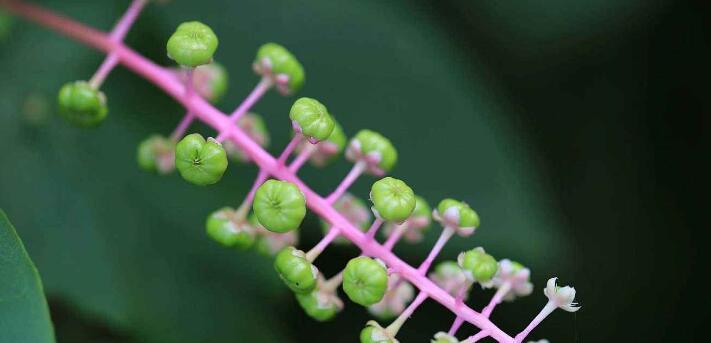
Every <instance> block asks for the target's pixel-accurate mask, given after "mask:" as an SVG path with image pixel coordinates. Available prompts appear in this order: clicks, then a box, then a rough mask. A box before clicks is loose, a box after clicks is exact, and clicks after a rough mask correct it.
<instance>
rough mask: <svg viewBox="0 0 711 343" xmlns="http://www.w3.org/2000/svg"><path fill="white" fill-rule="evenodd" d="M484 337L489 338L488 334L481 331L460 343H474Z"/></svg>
mask: <svg viewBox="0 0 711 343" xmlns="http://www.w3.org/2000/svg"><path fill="white" fill-rule="evenodd" d="M486 337H489V333H488V332H486V331H484V330H482V331H479V332H477V334H476V335H474V336H469V338H467V339H466V340H464V341H463V342H462V343H476V342H478V341H480V340H482V339H484V338H486Z"/></svg>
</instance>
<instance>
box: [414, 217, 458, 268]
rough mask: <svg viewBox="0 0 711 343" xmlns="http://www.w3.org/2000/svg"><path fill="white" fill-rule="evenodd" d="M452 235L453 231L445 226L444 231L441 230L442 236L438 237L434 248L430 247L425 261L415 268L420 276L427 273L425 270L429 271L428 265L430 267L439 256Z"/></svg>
mask: <svg viewBox="0 0 711 343" xmlns="http://www.w3.org/2000/svg"><path fill="white" fill-rule="evenodd" d="M452 235H454V229H452V228H449V227H446V226H445V227H444V229H442V234H441V235H439V238H438V239H437V242H436V243H435V245H434V247H432V250H431V251H430V254H429V255H427V258H426V259H425V261H424V262H422V264H421V265H420V267H419V268H417V271H418V272H420V274H422V275H424V274H425V273H427V270H429V269H430V265H432V262H433V261H434V259H435V258H436V257H437V255H439V252H440V251H442V248H443V247H444V245H445V244H446V243H447V241H448V240H449V239H450V238H451V237H452Z"/></svg>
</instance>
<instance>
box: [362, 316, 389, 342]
mask: <svg viewBox="0 0 711 343" xmlns="http://www.w3.org/2000/svg"><path fill="white" fill-rule="evenodd" d="M360 343H398V340H397V339H395V337H392V336H391V335H390V333H389V332H388V331H387V330H385V329H383V328H382V327H381V326H380V324H378V323H376V322H375V321H372V320H371V321H368V323H367V324H366V326H365V328H364V329H363V330H362V331H361V332H360Z"/></svg>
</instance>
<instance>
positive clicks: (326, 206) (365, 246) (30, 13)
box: [0, 0, 513, 343]
mask: <svg viewBox="0 0 711 343" xmlns="http://www.w3.org/2000/svg"><path fill="white" fill-rule="evenodd" d="M0 4H2V5H3V6H5V7H6V8H7V9H8V10H10V11H11V12H14V13H15V14H18V15H21V16H24V17H26V18H28V19H30V20H32V21H35V22H37V23H39V24H41V25H44V26H46V27H49V28H52V29H54V30H56V31H58V32H61V33H63V34H65V35H67V36H70V37H72V38H74V39H76V40H78V41H81V42H84V43H85V44H87V45H90V46H92V47H94V48H96V49H100V50H102V51H104V52H106V53H115V54H116V55H117V56H118V57H119V60H120V61H121V63H122V64H123V65H124V66H126V67H127V68H128V69H130V70H132V71H134V72H135V73H136V74H138V75H140V76H142V77H144V78H145V79H147V80H148V81H150V82H152V83H153V84H155V85H156V86H158V87H160V88H161V89H163V91H165V92H166V93H167V94H168V95H170V96H172V97H173V98H174V99H175V100H176V101H178V102H180V103H181V104H183V105H190V106H189V107H190V108H191V110H192V111H193V113H195V114H196V116H197V117H198V118H199V119H200V120H202V121H203V122H204V123H205V124H207V125H209V126H212V127H213V128H225V130H226V131H227V134H228V136H229V137H230V139H231V140H232V141H233V142H234V143H235V144H236V145H237V146H238V147H239V148H241V149H242V150H243V151H244V152H245V154H246V155H247V156H249V157H250V159H251V160H253V161H254V162H255V163H256V164H257V165H258V166H259V167H260V168H261V169H263V170H265V171H268V172H269V173H270V174H272V175H274V176H275V177H276V178H278V179H281V180H285V181H289V182H291V183H294V184H295V185H296V186H297V187H299V188H300V189H301V191H302V192H303V193H304V196H305V198H306V204H307V205H308V207H309V208H310V209H311V210H312V211H313V212H315V213H316V214H317V215H319V216H320V217H321V218H323V219H324V220H326V221H328V222H329V223H331V224H332V225H334V226H337V227H339V228H340V229H341V234H342V235H343V236H344V237H346V238H347V239H348V240H350V241H351V242H353V244H355V245H356V246H357V247H358V248H360V249H361V250H363V251H365V252H367V253H368V255H370V256H376V257H378V258H380V259H381V260H382V261H383V262H385V264H386V265H388V266H389V267H391V268H393V269H395V270H397V271H398V273H399V274H400V276H402V277H403V278H405V279H406V280H407V281H409V282H410V283H412V284H413V285H414V286H415V287H417V288H418V289H419V290H420V291H421V292H422V293H426V294H427V295H428V296H429V297H430V298H432V299H433V300H435V301H437V302H439V303H440V304H442V306H444V307H446V308H447V309H449V310H450V311H452V312H453V313H455V314H457V315H458V316H461V317H462V318H464V320H466V321H467V322H469V323H471V324H473V325H475V326H476V327H478V328H479V329H481V330H485V331H487V332H489V333H490V336H491V337H492V338H494V339H495V340H497V341H498V342H501V343H511V342H512V341H513V338H512V337H511V336H509V335H507V334H506V333H505V332H503V331H502V330H501V329H500V328H499V327H497V326H496V325H495V324H494V323H492V322H491V321H489V319H488V318H486V317H484V316H483V315H481V314H480V313H478V312H476V311H474V310H472V309H471V308H469V307H467V306H462V305H461V304H458V303H457V302H456V299H455V298H454V297H452V296H451V295H449V293H447V292H446V291H445V290H444V289H442V288H440V287H439V286H437V285H436V284H434V282H432V281H431V280H429V279H428V278H427V277H425V276H424V275H422V274H421V273H420V272H419V271H418V270H417V269H415V268H413V267H412V266H410V265H409V264H407V263H405V262H404V261H402V260H401V259H400V258H399V257H397V256H395V255H394V254H393V253H392V252H390V251H388V250H385V248H384V247H383V246H382V245H380V244H378V242H376V241H374V240H370V239H367V237H366V236H365V234H364V233H363V232H361V231H360V230H359V229H358V228H356V227H355V226H354V225H353V224H351V223H349V222H348V219H346V218H345V217H343V216H342V215H341V214H339V213H338V211H336V210H335V209H334V208H333V207H332V206H331V204H330V203H329V202H327V201H326V199H324V198H322V197H320V196H319V195H318V194H316V193H315V192H314V191H313V190H311V188H309V187H308V186H307V185H305V184H304V183H303V182H302V181H301V180H300V179H299V178H298V177H296V176H295V175H294V174H293V173H290V172H289V171H288V170H286V168H282V167H281V166H280V165H279V164H278V163H277V161H276V160H275V159H274V157H272V156H271V155H269V153H267V152H266V151H264V149H262V148H261V147H260V146H259V145H258V144H257V143H256V142H254V141H253V140H251V139H250V138H249V136H247V134H246V133H244V132H243V131H242V130H241V129H239V128H238V127H236V126H230V125H231V122H230V120H229V118H228V117H227V116H226V115H225V114H224V113H222V112H220V111H218V110H217V109H216V108H214V107H213V106H212V105H210V104H209V103H208V102H206V101H205V100H204V99H202V98H200V97H192V98H191V99H189V100H186V99H185V98H184V96H183V95H184V93H185V87H184V86H183V85H181V84H180V83H177V82H175V78H174V77H173V76H172V75H171V74H170V72H168V71H167V70H165V69H163V68H162V67H160V66H158V65H156V64H155V63H153V62H151V61H149V60H147V59H146V58H144V57H143V56H141V55H139V54H137V53H136V52H135V51H133V50H131V49H129V48H128V47H126V46H125V45H123V44H121V43H117V42H113V41H111V40H110V39H109V37H108V36H106V35H105V34H103V33H101V32H99V31H97V30H95V29H93V28H90V27H87V26H85V25H82V24H79V23H77V22H75V21H73V20H70V19H67V18H65V17H62V16H59V15H56V14H54V13H52V12H51V11H48V10H45V9H44V8H42V7H39V6H36V5H30V4H27V3H25V2H22V1H13V0H0Z"/></svg>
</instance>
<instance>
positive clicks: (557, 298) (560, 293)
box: [543, 277, 580, 312]
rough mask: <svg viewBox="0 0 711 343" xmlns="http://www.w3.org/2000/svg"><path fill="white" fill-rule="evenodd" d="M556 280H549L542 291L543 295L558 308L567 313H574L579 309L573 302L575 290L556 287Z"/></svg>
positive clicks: (568, 287)
mask: <svg viewBox="0 0 711 343" xmlns="http://www.w3.org/2000/svg"><path fill="white" fill-rule="evenodd" d="M557 279H558V278H555V277H554V278H550V280H548V283H547V284H546V289H544V290H543V294H545V295H546V297H548V301H550V302H553V303H554V304H555V305H556V306H558V308H560V309H562V310H565V311H568V312H575V311H577V310H579V309H580V306H578V304H577V303H576V302H574V301H575V288H573V287H570V286H565V287H558V285H556V283H555V281H556V280H557Z"/></svg>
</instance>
